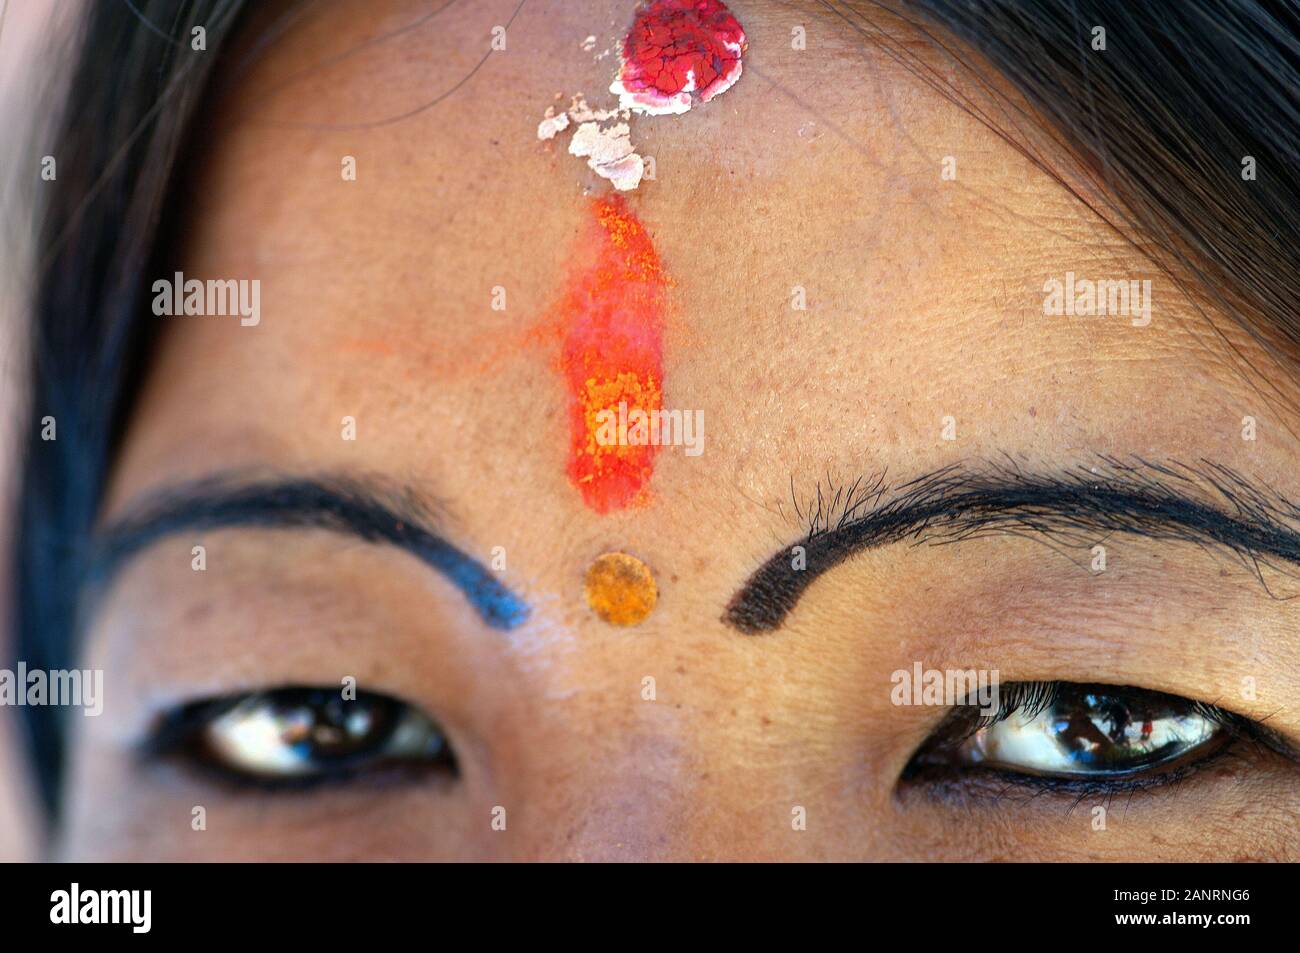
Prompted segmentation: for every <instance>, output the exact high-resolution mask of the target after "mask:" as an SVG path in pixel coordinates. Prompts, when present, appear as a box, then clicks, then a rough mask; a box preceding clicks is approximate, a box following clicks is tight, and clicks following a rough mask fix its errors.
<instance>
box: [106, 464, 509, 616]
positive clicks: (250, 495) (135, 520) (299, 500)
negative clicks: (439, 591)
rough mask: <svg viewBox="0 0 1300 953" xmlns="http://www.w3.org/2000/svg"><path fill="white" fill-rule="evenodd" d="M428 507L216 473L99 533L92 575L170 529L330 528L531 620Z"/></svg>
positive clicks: (322, 482) (480, 602)
mask: <svg viewBox="0 0 1300 953" xmlns="http://www.w3.org/2000/svg"><path fill="white" fill-rule="evenodd" d="M428 509H429V508H428V507H427V506H425V505H424V504H422V503H421V502H420V500H419V497H418V495H417V494H415V493H414V492H413V491H410V490H403V491H400V492H392V491H390V490H386V489H384V488H383V487H381V486H379V485H377V484H371V483H367V482H366V481H361V480H351V479H340V478H324V479H284V480H277V479H271V480H260V481H252V482H249V481H240V480H239V479H238V478H234V477H230V476H218V477H213V478H209V479H206V480H200V481H195V482H193V483H188V484H184V485H181V486H178V487H173V488H170V489H166V490H163V491H161V492H159V493H157V494H154V495H153V496H151V497H149V498H148V500H146V502H145V504H144V505H143V506H141V507H138V508H136V509H135V510H134V511H133V512H132V513H129V514H128V515H127V516H126V517H124V518H123V519H121V520H119V521H117V522H115V523H113V524H112V525H110V526H108V527H107V528H106V529H105V530H104V531H103V533H102V534H100V537H99V539H98V540H97V543H96V547H95V551H94V554H93V556H92V561H91V567H90V572H89V574H88V581H89V582H90V583H91V584H93V585H97V586H103V585H104V584H106V583H107V582H108V581H110V580H111V579H112V578H113V576H114V575H116V573H117V572H118V571H120V569H121V568H122V566H123V565H124V564H125V563H126V562H127V561H129V560H130V559H131V558H132V557H133V556H135V555H137V554H139V553H140V552H141V551H142V550H144V549H146V548H147V547H149V546H150V545H152V544H153V543H155V542H157V541H158V540H160V539H163V538H165V537H169V536H176V535H179V534H181V533H187V532H194V531H211V530H217V529H234V528H241V527H244V528H255V529H326V530H330V531H332V532H337V533H342V534H345V535H349V536H354V537H357V538H359V539H362V540H364V541H366V542H369V543H386V544H389V545H393V546H397V547H398V548H400V549H404V550H406V551H407V552H409V553H411V554H412V555H414V556H416V557H418V558H419V559H420V560H421V561H423V562H424V563H425V564H426V565H428V566H430V567H432V568H433V569H435V570H436V571H437V572H439V573H441V574H442V575H443V576H445V577H446V578H447V579H448V580H449V581H450V582H451V583H452V584H453V585H455V586H456V588H458V589H459V590H460V591H461V593H463V594H464V596H465V598H466V599H467V600H468V601H469V602H470V604H471V605H472V606H473V607H474V609H475V610H476V611H477V612H478V614H479V616H480V618H482V620H483V621H484V622H485V623H486V624H487V625H489V626H491V627H492V628H494V629H501V630H506V631H508V630H510V629H513V628H515V627H517V626H519V625H520V624H522V623H523V622H524V621H525V620H527V618H528V616H529V613H530V607H529V606H528V604H527V603H526V602H525V601H524V600H523V599H522V598H521V597H520V596H518V595H517V594H515V593H514V592H513V591H511V590H510V589H509V588H508V587H506V586H505V585H504V584H502V583H501V581H500V580H499V579H497V578H496V576H495V575H494V574H493V573H492V572H491V571H490V570H489V569H488V568H487V567H486V566H484V565H483V564H482V563H480V562H479V561H478V560H476V559H474V557H472V556H470V555H469V554H468V553H465V552H464V551H462V550H460V549H458V548H456V547H455V546H453V545H452V544H451V543H449V542H448V541H447V540H446V539H444V538H443V537H442V536H440V535H439V534H438V533H437V532H435V531H434V530H433V529H432V528H431V527H430V526H429V525H428V515H427V514H428Z"/></svg>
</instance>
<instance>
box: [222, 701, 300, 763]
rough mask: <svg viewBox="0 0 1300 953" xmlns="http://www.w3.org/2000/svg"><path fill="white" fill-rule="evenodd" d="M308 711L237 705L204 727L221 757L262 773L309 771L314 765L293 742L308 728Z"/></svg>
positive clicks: (228, 761)
mask: <svg viewBox="0 0 1300 953" xmlns="http://www.w3.org/2000/svg"><path fill="white" fill-rule="evenodd" d="M311 724H312V715H311V713H310V712H308V711H302V712H294V713H292V714H277V713H276V712H275V711H274V710H273V709H272V708H271V706H269V705H254V706H244V705H236V706H235V707H234V708H232V709H231V710H230V711H228V712H226V713H225V714H224V715H222V716H221V717H219V718H216V719H214V720H213V721H212V723H211V724H209V725H208V727H207V740H208V744H209V745H211V747H212V749H213V751H214V752H215V753H216V754H218V755H219V756H220V757H221V758H222V760H224V761H226V762H227V763H229V764H230V765H232V766H234V767H239V768H243V769H244V770H246V771H253V772H260V773H262V774H310V773H311V772H312V771H313V770H314V768H315V766H314V765H313V764H312V763H311V762H310V761H309V760H307V759H305V758H303V757H302V756H301V755H300V754H299V753H298V752H296V751H294V749H293V747H292V744H293V742H294V741H295V740H298V739H300V738H305V737H306V736H307V734H308V733H309V732H310V730H311Z"/></svg>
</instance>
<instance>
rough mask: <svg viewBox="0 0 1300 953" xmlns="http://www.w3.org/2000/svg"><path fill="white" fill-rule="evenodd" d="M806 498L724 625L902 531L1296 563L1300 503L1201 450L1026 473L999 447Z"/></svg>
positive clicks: (755, 623) (785, 610) (771, 624)
mask: <svg viewBox="0 0 1300 953" xmlns="http://www.w3.org/2000/svg"><path fill="white" fill-rule="evenodd" d="M813 504H814V509H813V511H812V512H811V513H810V514H808V515H809V518H810V519H809V522H810V530H809V532H808V533H807V534H806V535H805V536H804V537H803V538H802V539H800V540H797V541H796V542H795V543H794V544H793V545H792V546H787V547H785V548H783V549H781V550H780V551H778V552H776V553H774V554H773V555H772V556H770V557H769V558H768V559H767V560H766V561H765V562H764V563H763V564H762V565H761V566H760V567H759V568H758V569H757V570H755V572H754V573H753V574H752V575H751V576H750V577H749V578H748V579H747V580H746V581H745V583H744V585H743V586H741V588H740V589H739V590H738V591H737V592H736V593H735V595H733V596H732V598H731V600H730V602H729V603H728V605H727V609H726V612H725V613H724V615H723V621H724V622H725V623H726V624H728V625H729V626H731V627H732V628H734V629H736V630H737V631H739V632H743V633H745V634H748V635H757V634H760V633H764V632H771V631H773V630H775V629H778V628H780V627H781V625H782V623H783V622H784V621H785V618H786V616H788V615H789V613H790V612H791V611H792V610H793V609H794V607H795V605H796V604H797V603H798V601H799V599H800V597H801V596H802V595H803V593H804V591H805V590H806V589H807V588H808V587H809V586H810V585H811V584H812V582H813V581H814V580H815V579H817V578H818V577H819V576H820V575H822V574H823V573H825V572H827V571H828V570H830V569H833V568H834V567H835V566H838V565H839V564H840V563H842V562H844V561H845V560H847V559H849V558H850V557H851V556H853V555H854V554H856V553H859V552H863V551H865V550H868V549H871V548H874V547H877V546H885V545H889V544H892V543H897V542H901V541H904V540H912V541H914V542H938V543H954V542H960V541H962V540H967V539H976V538H980V537H984V536H991V535H996V534H999V533H1010V534H1015V535H1019V536H1036V537H1038V538H1042V539H1047V540H1051V539H1058V540H1060V539H1064V540H1066V541H1068V542H1072V543H1074V544H1081V543H1082V544H1092V543H1095V542H1099V541H1101V540H1102V539H1104V538H1106V537H1108V536H1110V535H1111V534H1115V533H1126V534H1129V535H1134V536H1141V537H1145V538H1147V539H1153V540H1158V541H1162V542H1191V543H1196V544H1198V545H1201V546H1213V547H1217V548H1220V549H1223V550H1226V551H1227V552H1229V553H1231V554H1232V555H1234V556H1236V557H1237V558H1238V559H1240V560H1241V561H1242V562H1243V563H1244V564H1246V565H1247V566H1248V567H1250V568H1251V569H1252V571H1253V572H1255V573H1256V575H1259V574H1260V573H1261V572H1262V570H1261V567H1262V566H1267V565H1273V564H1274V562H1273V561H1275V560H1282V561H1285V562H1289V563H1292V564H1296V565H1300V507H1297V506H1296V505H1295V504H1293V503H1291V502H1290V501H1289V500H1288V499H1286V498H1285V497H1283V496H1281V495H1280V494H1278V493H1276V492H1275V491H1273V490H1272V489H1271V488H1268V487H1264V486H1260V485H1257V484H1254V483H1251V482H1250V481H1248V480H1247V479H1246V478H1245V477H1243V476H1242V475H1241V474H1239V473H1237V472H1235V471H1233V470H1231V469H1229V468H1227V467H1225V466H1223V465H1221V464H1216V463H1212V462H1210V461H1206V460H1202V461H1200V462H1199V463H1198V464H1197V465H1196V466H1188V465H1185V464H1180V463H1165V464H1157V463H1152V462H1149V461H1146V460H1142V459H1140V458H1132V459H1129V460H1121V459H1118V458H1115V457H1110V456H1098V457H1096V458H1095V459H1094V460H1093V461H1091V462H1089V463H1086V464H1079V465H1078V466H1075V467H1073V468H1072V469H1067V470H1063V471H1056V472H1053V473H1048V474H1038V473H1032V472H1026V471H1024V470H1022V469H1021V468H1020V467H1019V466H1018V465H1017V464H1015V463H1014V462H1012V461H1011V458H1009V457H1008V458H1007V459H1006V460H1005V461H998V462H995V463H987V462H986V463H982V464H976V465H974V466H966V465H962V464H953V465H950V466H946V467H943V468H941V469H939V470H935V471H933V472H931V473H928V474H925V475H924V476H921V477H917V478H916V479H912V480H909V481H907V482H906V483H903V484H899V485H895V486H892V487H891V486H889V485H887V484H886V483H885V478H884V476H883V475H880V476H878V477H877V478H875V479H873V480H871V481H869V482H868V483H866V484H862V483H858V484H854V486H853V487H852V488H849V489H848V490H847V491H840V492H839V493H837V494H835V495H834V496H833V497H831V498H829V499H828V498H827V497H826V496H825V495H824V494H819V496H818V497H817V498H816V499H815V500H814V501H813ZM801 515H804V514H803V513H802V512H801ZM1261 579H1262V576H1261Z"/></svg>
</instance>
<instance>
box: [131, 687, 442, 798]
mask: <svg viewBox="0 0 1300 953" xmlns="http://www.w3.org/2000/svg"><path fill="white" fill-rule="evenodd" d="M154 739H155V740H154V743H153V744H152V745H151V747H152V749H153V752H154V753H155V754H173V755H179V756H181V757H184V758H188V759H189V760H191V761H194V762H199V763H202V764H205V765H207V766H209V767H212V768H215V769H217V770H219V771H221V772H223V773H225V774H227V775H228V776H231V777H233V778H236V779H247V780H259V781H263V782H269V783H276V782H287V783H293V782H299V783H301V782H304V781H319V780H328V779H338V778H341V777H348V776H352V775H354V774H356V773H358V772H362V771H367V770H370V769H376V768H380V767H386V766H387V767H391V766H395V765H405V766H408V767H428V768H439V769H443V770H454V759H453V758H452V754H451V749H450V747H449V746H448V744H447V741H446V738H445V737H444V735H443V734H442V732H441V731H440V730H439V729H438V727H437V726H436V725H435V724H434V723H433V721H432V720H431V719H430V718H429V717H428V716H427V715H425V714H424V713H423V712H421V711H420V710H419V709H417V708H414V707H412V706H410V705H408V704H406V703H405V702H401V701H398V700H397V699H395V698H390V697H388V696H386V695H379V694H376V693H373V692H363V691H358V692H357V693H356V697H355V698H344V697H343V693H342V690H341V689H339V688H280V689H274V690H270V691H265V692H257V693H254V694H247V695H236V696H230V697H227V698H220V699H211V700H206V701H200V702H196V703H193V704H190V705H186V706H184V707H183V708H181V709H179V710H177V711H175V712H173V713H172V714H170V715H168V716H166V717H165V718H164V719H163V721H162V723H161V724H160V726H159V728H158V729H157V730H156V731H155V733H154Z"/></svg>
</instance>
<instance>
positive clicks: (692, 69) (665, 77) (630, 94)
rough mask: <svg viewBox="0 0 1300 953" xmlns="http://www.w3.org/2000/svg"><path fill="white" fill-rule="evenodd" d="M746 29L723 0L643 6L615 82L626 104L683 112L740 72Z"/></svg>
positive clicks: (658, 0) (653, 0)
mask: <svg viewBox="0 0 1300 953" xmlns="http://www.w3.org/2000/svg"><path fill="white" fill-rule="evenodd" d="M744 51H745V31H744V29H743V28H742V27H741V25H740V22H739V21H738V20H737V19H736V18H735V17H734V16H733V15H732V13H731V11H730V10H728V9H727V6H726V4H724V3H721V2H720V0H650V2H647V3H642V4H641V5H640V6H639V7H637V11H636V19H635V20H634V22H633V23H632V29H630V30H629V31H628V34H627V37H626V38H625V39H624V40H623V67H622V70H621V71H620V72H619V76H618V79H617V80H615V82H614V85H613V86H612V87H611V90H612V91H613V92H616V93H619V94H620V96H621V98H622V100H623V104H624V105H625V106H628V107H631V108H634V109H639V110H641V111H644V112H649V113H680V112H685V111H686V110H687V109H690V107H691V93H692V92H695V93H698V95H699V97H700V101H701V102H706V103H707V102H708V101H709V100H710V99H712V98H713V97H714V96H716V95H718V94H719V93H721V92H722V91H723V90H725V89H728V88H729V87H731V86H732V85H733V84H734V83H735V82H736V80H738V79H739V78H740V71H741V63H740V58H741V55H742V54H743V53H744Z"/></svg>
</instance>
